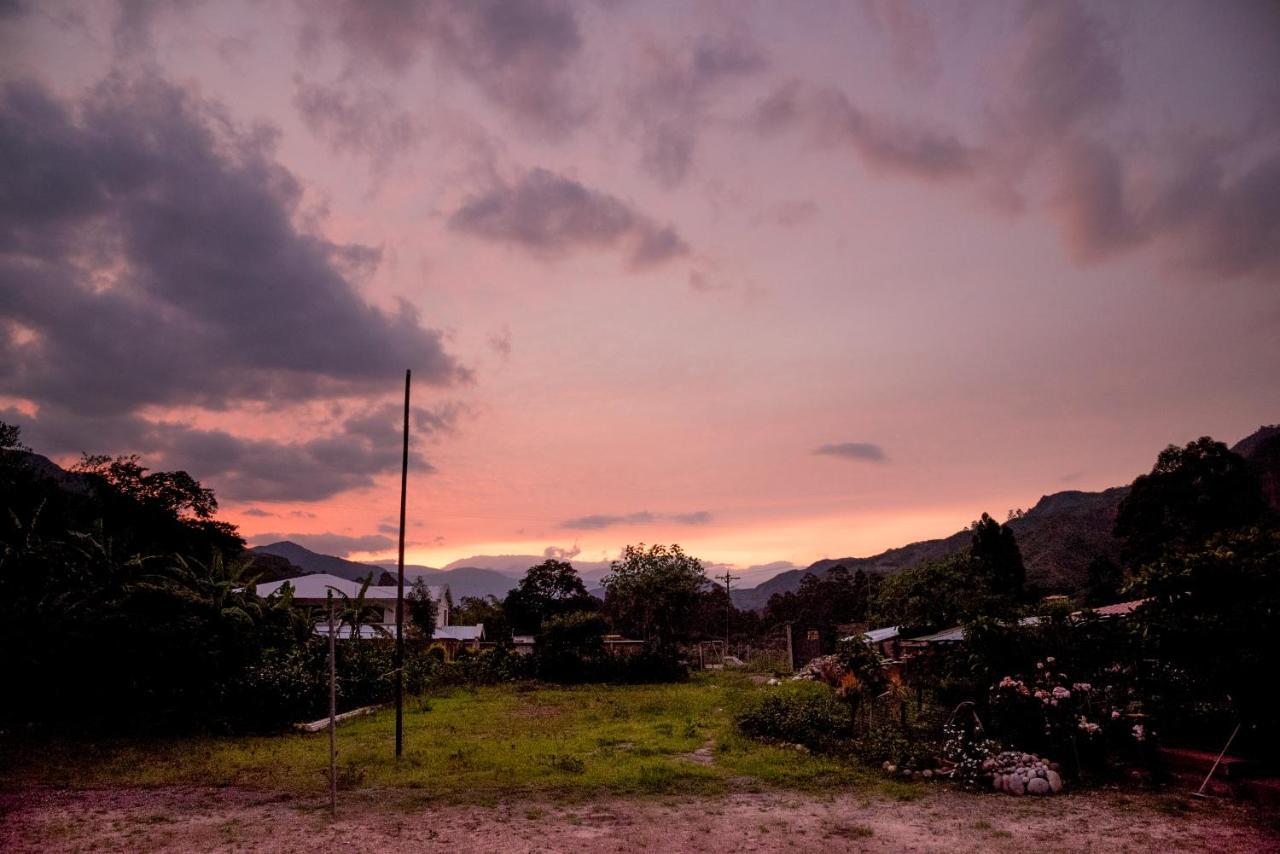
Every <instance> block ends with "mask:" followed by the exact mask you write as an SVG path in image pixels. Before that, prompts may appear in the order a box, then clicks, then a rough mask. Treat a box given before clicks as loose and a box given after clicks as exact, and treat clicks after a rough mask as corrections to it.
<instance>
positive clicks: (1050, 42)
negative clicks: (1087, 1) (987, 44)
mask: <svg viewBox="0 0 1280 854" xmlns="http://www.w3.org/2000/svg"><path fill="white" fill-rule="evenodd" d="M1020 23H1021V27H1020V28H1019V30H1018V33H1017V35H1016V36H1015V37H1014V39H1013V43H1012V45H1011V47H1010V49H1009V51H1008V53H1007V54H1006V55H1005V57H1004V59H1003V61H998V62H997V63H996V65H997V74H998V76H999V77H1000V78H1001V79H1002V80H1003V81H1004V82H1005V86H1006V88H1005V91H1004V93H1003V95H1002V97H1001V98H1000V100H999V102H998V103H997V104H996V106H995V112H996V117H995V118H996V121H997V127H998V128H999V130H998V132H1001V133H1013V134H1015V135H1017V137H1019V138H1021V139H1022V140H1025V141H1028V142H1030V143H1032V144H1036V145H1040V144H1045V143H1052V142H1053V141H1055V140H1056V139H1058V138H1060V137H1061V135H1062V134H1065V133H1067V132H1069V131H1071V130H1074V129H1076V128H1078V127H1079V126H1080V125H1081V124H1083V123H1086V122H1090V121H1094V120H1096V119H1098V118H1099V117H1101V116H1102V115H1104V114H1105V113H1106V112H1107V111H1108V110H1110V109H1111V108H1113V107H1115V106H1116V105H1117V104H1119V103H1120V101H1121V98H1122V95H1123V93H1124V83H1123V78H1122V76H1121V73H1120V64H1119V61H1118V60H1117V59H1116V57H1115V56H1114V54H1113V53H1112V52H1111V51H1110V50H1109V49H1108V45H1107V33H1106V32H1105V30H1104V27H1103V24H1102V23H1101V21H1100V20H1099V19H1097V18H1094V17H1092V16H1090V15H1089V14H1088V13H1086V12H1085V11H1084V9H1083V7H1082V6H1080V4H1078V3H1074V2H1060V3H1028V4H1027V5H1026V6H1025V7H1024V11H1023V14H1022V17H1021V21H1020Z"/></svg>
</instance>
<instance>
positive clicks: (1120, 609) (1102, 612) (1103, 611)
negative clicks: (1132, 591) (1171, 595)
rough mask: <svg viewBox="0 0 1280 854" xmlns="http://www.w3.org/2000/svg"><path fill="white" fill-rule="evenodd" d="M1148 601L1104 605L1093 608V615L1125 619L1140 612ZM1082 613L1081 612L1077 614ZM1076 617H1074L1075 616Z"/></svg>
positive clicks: (1132, 600) (1139, 600) (1135, 600)
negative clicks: (1137, 611) (1135, 612)
mask: <svg viewBox="0 0 1280 854" xmlns="http://www.w3.org/2000/svg"><path fill="white" fill-rule="evenodd" d="M1148 601H1150V600H1148V599H1130V600H1129V601H1128V602H1116V603H1114V604H1111V605H1103V606H1102V607H1101V608H1093V609H1092V610H1093V613H1095V614H1097V615H1098V616H1099V617H1124V616H1126V615H1128V614H1132V613H1133V612H1134V611H1136V610H1138V606H1140V605H1143V604H1145V603H1146V602H1148ZM1076 613H1077V614H1078V613H1081V612H1079V611H1077V612H1076ZM1073 616H1074V615H1073Z"/></svg>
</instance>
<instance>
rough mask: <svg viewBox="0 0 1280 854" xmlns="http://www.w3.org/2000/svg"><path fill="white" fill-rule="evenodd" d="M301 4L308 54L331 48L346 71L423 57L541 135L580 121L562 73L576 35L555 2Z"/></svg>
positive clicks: (397, 70)
mask: <svg viewBox="0 0 1280 854" xmlns="http://www.w3.org/2000/svg"><path fill="white" fill-rule="evenodd" d="M302 7H303V10H304V13H305V14H306V16H307V20H308V24H307V27H306V29H305V30H304V33H303V45H304V48H314V47H316V46H318V45H320V44H322V43H336V44H338V45H340V46H341V47H342V48H343V50H344V51H345V52H346V55H347V57H348V68H349V70H366V69H370V68H372V69H374V70H379V71H382V72H386V73H390V74H393V75H403V74H405V73H407V72H408V71H409V70H410V69H411V68H413V67H414V66H415V65H417V64H418V63H419V62H420V61H421V60H422V59H423V58H424V57H425V56H428V55H429V56H430V57H431V58H432V59H433V60H435V62H436V63H437V65H438V67H440V68H441V69H442V70H444V71H446V72H448V73H452V74H456V75H458V76H459V77H461V78H463V79H465V80H468V81H469V82H471V83H472V84H473V85H475V86H476V87H477V88H478V89H480V91H482V92H484V93H485V95H487V96H488V97H489V98H490V99H491V100H492V101H493V102H494V103H496V104H498V105H499V106H500V107H502V108H503V109H505V110H506V111H508V112H509V113H510V114H511V115H513V116H515V117H517V118H518V119H520V120H522V121H524V122H525V123H527V124H529V125H531V126H533V127H535V128H536V129H538V130H540V131H542V132H546V133H550V134H553V135H555V134H561V133H564V132H565V131H567V130H569V129H570V128H572V127H573V126H575V125H576V124H578V123H579V122H580V121H581V120H582V119H583V117H584V116H585V110H584V109H583V108H582V107H581V106H580V105H579V104H577V103H576V101H575V98H574V97H573V94H572V91H571V89H570V83H571V80H570V77H569V74H568V70H569V68H570V66H571V65H572V63H573V60H574V59H575V58H576V57H577V56H578V54H579V52H580V51H581V49H582V35H581V32H580V31H579V27H578V21H577V16H576V15H575V13H574V10H573V8H572V7H571V6H570V5H569V4H568V3H565V2H561V0H430V2H428V1H427V0H424V2H375V3H369V2H364V0H311V2H304V3H303V4H302Z"/></svg>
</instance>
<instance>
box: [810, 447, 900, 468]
mask: <svg viewBox="0 0 1280 854" xmlns="http://www.w3.org/2000/svg"><path fill="white" fill-rule="evenodd" d="M813 453H814V454H816V455H818V456H823V457H842V458H844V459H847V460H867V461H869V462H873V463H882V462H884V461H885V455H884V450H883V449H882V448H881V447H880V446H879V445H873V444H871V443H870V442H835V443H831V444H827V445H819V446H818V447H816V448H814V449H813Z"/></svg>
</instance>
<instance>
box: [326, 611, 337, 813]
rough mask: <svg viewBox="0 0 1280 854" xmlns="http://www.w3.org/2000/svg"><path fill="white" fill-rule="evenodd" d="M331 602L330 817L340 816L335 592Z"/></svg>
mask: <svg viewBox="0 0 1280 854" xmlns="http://www.w3.org/2000/svg"><path fill="white" fill-rule="evenodd" d="M328 600H329V815H330V816H336V815H337V814H338V741H337V739H338V666H337V663H336V662H335V658H336V655H335V654H334V643H333V591H332V590H330V591H329V592H328Z"/></svg>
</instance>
